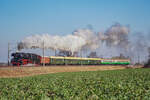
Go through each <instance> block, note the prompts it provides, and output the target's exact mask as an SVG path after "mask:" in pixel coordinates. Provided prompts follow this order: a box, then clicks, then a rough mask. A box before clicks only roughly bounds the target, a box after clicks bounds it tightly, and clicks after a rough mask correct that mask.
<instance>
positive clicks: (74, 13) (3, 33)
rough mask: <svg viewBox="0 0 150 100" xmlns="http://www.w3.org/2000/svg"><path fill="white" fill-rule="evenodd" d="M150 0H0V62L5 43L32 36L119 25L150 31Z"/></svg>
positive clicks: (3, 56) (2, 58)
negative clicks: (89, 27) (88, 27)
mask: <svg viewBox="0 0 150 100" xmlns="http://www.w3.org/2000/svg"><path fill="white" fill-rule="evenodd" d="M149 5H150V0H0V61H7V43H8V41H9V42H12V43H15V42H17V41H20V40H21V39H23V38H24V37H26V36H29V35H32V34H43V33H49V34H53V35H56V34H57V35H65V34H71V33H72V31H74V30H75V29H78V28H85V27H86V26H87V25H92V26H93V28H94V30H95V31H105V30H106V29H107V28H109V27H110V26H111V25H112V24H114V23H116V22H119V23H121V24H123V25H129V26H130V27H131V32H143V33H147V32H150V6H149Z"/></svg>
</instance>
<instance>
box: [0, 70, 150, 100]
mask: <svg viewBox="0 0 150 100" xmlns="http://www.w3.org/2000/svg"><path fill="white" fill-rule="evenodd" d="M0 99H1V100H7V99H9V100H23V99H25V100H49V99H56V100H59V99H60V100H62V99H64V100H87V99H89V100H97V99H99V100H105V99H106V100H117V99H118V100H122V99H123V100H149V99H150V69H142V68H140V69H124V70H112V71H92V72H66V73H57V74H47V75H38V76H32V77H23V78H0Z"/></svg>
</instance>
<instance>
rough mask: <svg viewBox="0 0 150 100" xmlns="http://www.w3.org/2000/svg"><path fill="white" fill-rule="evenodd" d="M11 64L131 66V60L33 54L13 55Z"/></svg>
mask: <svg viewBox="0 0 150 100" xmlns="http://www.w3.org/2000/svg"><path fill="white" fill-rule="evenodd" d="M11 56H12V59H11V63H12V65H13V66H20V65H27V64H35V65H43V64H45V65H129V64H130V59H102V58H81V57H63V56H50V57H41V56H39V55H37V54H33V53H20V52H18V53H12V55H11Z"/></svg>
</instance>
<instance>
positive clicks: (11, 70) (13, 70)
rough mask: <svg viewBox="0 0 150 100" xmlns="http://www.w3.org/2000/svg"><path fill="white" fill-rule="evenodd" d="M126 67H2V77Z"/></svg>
mask: <svg viewBox="0 0 150 100" xmlns="http://www.w3.org/2000/svg"><path fill="white" fill-rule="evenodd" d="M125 68H126V67H124V66H47V67H42V66H40V67H12V66H11V67H0V78H2V77H24V76H32V75H39V74H48V73H58V72H78V71H98V70H117V69H125Z"/></svg>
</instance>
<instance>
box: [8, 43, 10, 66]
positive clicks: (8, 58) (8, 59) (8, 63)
mask: <svg viewBox="0 0 150 100" xmlns="http://www.w3.org/2000/svg"><path fill="white" fill-rule="evenodd" d="M9 53H10V43H9V42H8V66H9V58H10V57H9Z"/></svg>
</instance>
